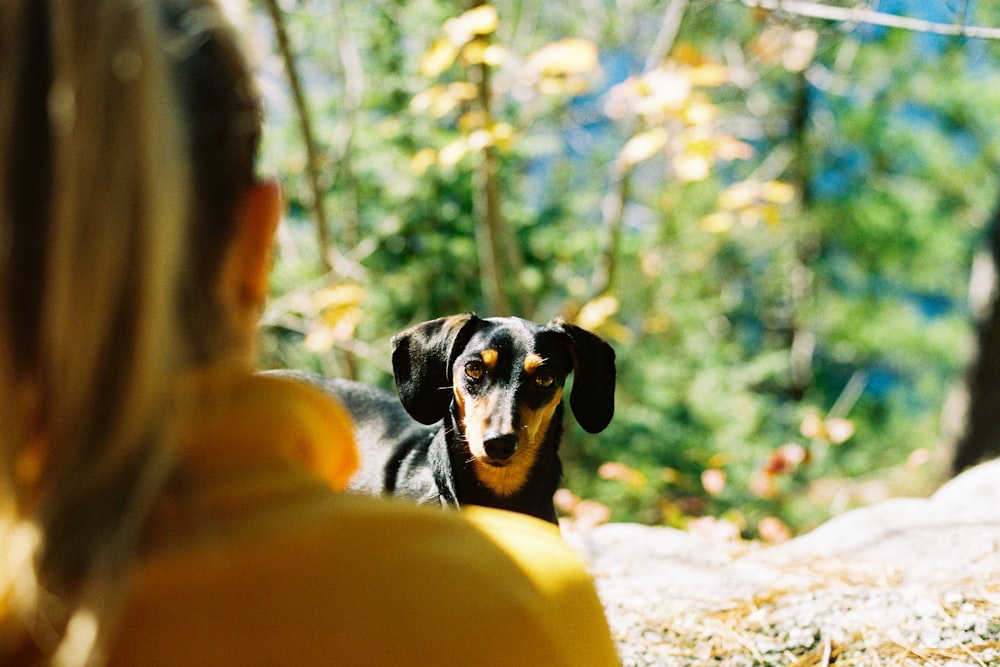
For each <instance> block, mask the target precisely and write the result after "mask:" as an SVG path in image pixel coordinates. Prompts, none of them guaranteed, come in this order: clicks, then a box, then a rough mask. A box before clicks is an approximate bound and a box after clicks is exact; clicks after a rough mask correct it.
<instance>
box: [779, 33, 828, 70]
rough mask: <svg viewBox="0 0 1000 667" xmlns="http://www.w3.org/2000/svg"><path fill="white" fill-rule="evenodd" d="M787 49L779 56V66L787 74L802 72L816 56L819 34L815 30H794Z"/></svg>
mask: <svg viewBox="0 0 1000 667" xmlns="http://www.w3.org/2000/svg"><path fill="white" fill-rule="evenodd" d="M789 41H790V43H789V45H788V48H786V49H785V52H784V53H783V54H781V64H782V65H784V67H785V69H787V70H788V71H789V72H804V71H805V69H806V68H807V67H809V63H811V62H812V59H813V56H814V55H815V54H816V44H817V43H818V42H819V33H818V32H816V31H815V30H810V29H805V30H796V31H795V32H794V33H792V37H791V40H789Z"/></svg>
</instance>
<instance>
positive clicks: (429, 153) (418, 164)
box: [410, 148, 437, 176]
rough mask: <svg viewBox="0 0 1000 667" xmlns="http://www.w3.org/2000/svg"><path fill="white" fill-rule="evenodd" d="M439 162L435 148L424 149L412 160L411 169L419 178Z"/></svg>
mask: <svg viewBox="0 0 1000 667" xmlns="http://www.w3.org/2000/svg"><path fill="white" fill-rule="evenodd" d="M435 162H437V153H436V152H435V151H434V149H433V148H422V149H420V150H419V151H417V153H416V155H414V156H413V157H412V158H411V159H410V169H412V170H413V173H415V174H416V175H418V176H423V175H424V174H425V173H427V170H428V169H430V167H431V165H432V164H434V163H435Z"/></svg>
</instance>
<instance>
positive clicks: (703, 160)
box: [673, 151, 712, 183]
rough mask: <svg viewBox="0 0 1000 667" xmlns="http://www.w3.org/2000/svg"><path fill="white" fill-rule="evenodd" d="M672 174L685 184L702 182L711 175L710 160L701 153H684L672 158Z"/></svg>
mask: <svg viewBox="0 0 1000 667" xmlns="http://www.w3.org/2000/svg"><path fill="white" fill-rule="evenodd" d="M673 165H674V172H675V173H676V174H677V178H679V179H680V180H681V181H684V182H686V183H693V182H695V181H703V180H705V179H706V178H708V176H709V174H710V173H712V160H711V158H710V157H709V156H708V155H705V154H704V153H703V152H701V151H685V152H684V153H681V154H680V155H678V156H676V157H674V162H673Z"/></svg>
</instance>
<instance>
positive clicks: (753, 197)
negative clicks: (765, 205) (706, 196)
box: [719, 180, 760, 211]
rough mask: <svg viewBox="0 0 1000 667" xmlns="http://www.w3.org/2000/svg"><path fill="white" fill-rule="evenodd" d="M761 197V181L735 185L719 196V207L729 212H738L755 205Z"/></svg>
mask: <svg viewBox="0 0 1000 667" xmlns="http://www.w3.org/2000/svg"><path fill="white" fill-rule="evenodd" d="M759 195H760V182H759V181H755V180H748V181H740V182H739V183H733V184H732V185H730V186H729V187H728V188H726V189H725V190H723V191H722V194H720V195H719V207H720V208H722V209H724V210H727V211H738V210H740V209H744V208H746V207H748V206H750V205H751V204H753V203H755V202H756V201H757V197H758V196H759Z"/></svg>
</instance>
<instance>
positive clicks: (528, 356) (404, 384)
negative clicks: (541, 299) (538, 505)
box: [392, 313, 615, 496]
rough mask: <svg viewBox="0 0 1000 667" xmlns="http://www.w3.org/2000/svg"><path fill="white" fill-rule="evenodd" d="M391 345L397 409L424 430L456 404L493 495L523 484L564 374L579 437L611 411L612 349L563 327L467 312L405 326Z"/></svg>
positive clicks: (600, 425)
mask: <svg viewBox="0 0 1000 667" xmlns="http://www.w3.org/2000/svg"><path fill="white" fill-rule="evenodd" d="M392 347H393V351H392V366H393V373H394V375H395V378H396V390H397V392H398V393H399V398H400V400H401V401H402V403H403V406H404V407H405V408H406V410H407V411H408V412H409V413H410V414H411V415H412V416H413V418H414V419H416V420H417V421H420V422H422V423H424V424H432V423H434V422H436V421H438V420H440V419H442V418H444V417H445V416H446V415H447V414H448V411H449V410H450V409H451V406H452V403H454V405H455V410H456V413H457V417H458V420H457V421H458V425H457V426H458V428H459V429H460V430H461V435H462V436H463V438H464V441H465V443H467V444H468V449H469V456H470V458H471V459H472V461H473V464H474V470H475V472H476V474H477V476H478V478H479V480H480V481H481V482H482V483H483V484H485V485H486V486H488V487H489V488H490V489H491V490H493V491H494V493H496V494H497V495H499V496H509V495H512V494H514V493H516V492H517V491H518V490H519V489H520V488H521V487H522V486H523V485H524V483H525V481H526V480H527V478H528V474H529V472H530V471H531V468H532V466H533V465H534V463H535V461H536V459H537V457H538V454H539V452H540V451H541V448H542V446H543V445H544V443H545V442H546V436H547V435H548V433H549V430H550V428H551V427H552V425H553V419H557V418H558V415H559V409H558V408H559V406H560V404H561V400H562V394H563V386H564V384H565V382H566V377H567V376H568V375H569V374H570V373H571V372H572V373H574V380H573V388H572V391H571V392H570V407H571V408H572V411H573V415H574V416H575V417H576V419H577V421H578V422H579V423H580V425H581V426H583V428H584V429H586V430H587V431H589V432H590V433H597V432H599V431H601V430H603V429H604V428H605V427H606V426H607V425H608V423H609V422H610V421H611V417H612V415H613V413H614V388H615V355H614V350H612V349H611V346H610V345H608V344H607V343H605V342H604V341H602V340H601V339H600V338H598V337H597V336H595V335H594V334H592V333H590V332H588V331H585V330H584V329H581V328H579V327H576V326H573V325H571V324H567V323H566V322H563V321H561V320H553V321H552V322H550V323H549V324H547V325H540V324H535V323H533V322H528V321H527V320H522V319H519V318H514V317H504V318H491V319H481V318H479V317H477V316H476V315H474V314H472V313H466V314H464V315H455V316H452V317H445V318H441V319H437V320H432V321H430V322H424V323H422V324H418V325H416V326H414V327H411V328H409V329H407V330H406V331H403V332H402V333H400V334H398V335H396V336H395V337H394V338H393V340H392ZM557 444H558V443H553V446H555V445H557Z"/></svg>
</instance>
